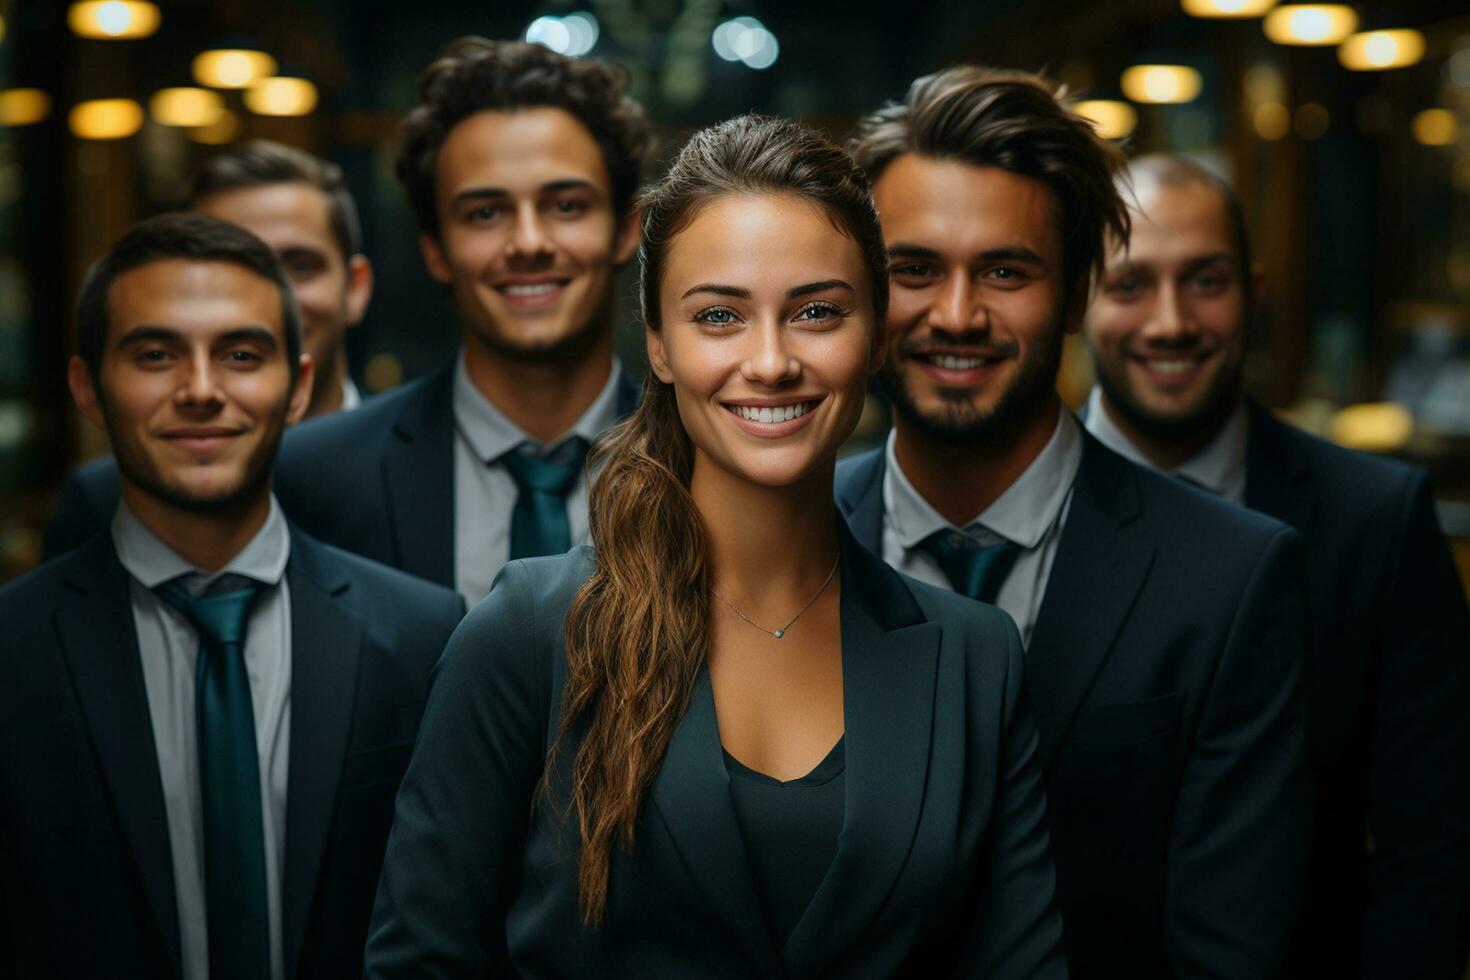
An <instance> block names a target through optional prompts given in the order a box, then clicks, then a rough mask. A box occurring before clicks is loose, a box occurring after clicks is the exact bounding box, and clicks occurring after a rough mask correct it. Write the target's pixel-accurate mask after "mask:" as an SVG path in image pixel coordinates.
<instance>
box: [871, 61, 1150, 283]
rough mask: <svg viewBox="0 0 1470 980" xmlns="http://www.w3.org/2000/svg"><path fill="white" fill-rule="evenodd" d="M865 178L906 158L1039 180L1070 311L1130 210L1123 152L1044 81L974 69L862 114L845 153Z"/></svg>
mask: <svg viewBox="0 0 1470 980" xmlns="http://www.w3.org/2000/svg"><path fill="white" fill-rule="evenodd" d="M848 148H849V150H851V152H852V154H853V155H854V156H855V157H856V158H857V161H858V164H859V165H860V166H861V167H862V168H863V169H864V170H865V171H867V174H868V178H869V179H870V180H872V181H873V182H874V183H877V181H878V178H879V177H880V176H881V175H882V173H883V170H884V168H886V167H887V166H888V165H889V164H890V163H892V162H893V161H894V160H895V159H896V158H897V157H899V156H902V155H903V154H905V153H916V154H919V155H921V156H927V157H933V158H935V159H939V160H958V161H960V162H962V163H968V164H972V165H974V166H977V167H999V168H1001V169H1002V170H1007V171H1010V172H1011V173H1014V174H1019V175H1020V176H1022V177H1029V178H1031V179H1033V180H1038V181H1040V182H1041V183H1043V184H1045V185H1046V186H1047V187H1048V188H1050V190H1051V192H1052V193H1053V194H1054V195H1056V199H1057V202H1058V204H1059V205H1060V214H1059V218H1060V222H1061V228H1060V231H1061V235H1062V255H1063V273H1064V276H1065V281H1066V283H1067V288H1068V290H1072V289H1073V288H1074V286H1075V285H1076V284H1078V283H1080V284H1081V294H1080V295H1070V296H1069V305H1071V304H1072V303H1081V302H1085V301H1086V296H1087V281H1086V278H1085V277H1087V275H1088V274H1089V273H1091V272H1096V273H1100V272H1101V271H1102V266H1103V261H1104V259H1105V257H1106V252H1105V248H1106V244H1105V240H1106V236H1107V234H1108V233H1109V232H1111V233H1112V234H1113V235H1115V236H1116V237H1117V238H1118V239H1119V240H1120V241H1122V242H1127V241H1128V230H1129V216H1128V208H1127V207H1126V206H1125V204H1124V202H1123V199H1122V197H1121V196H1120V195H1119V194H1118V191H1117V190H1116V188H1115V187H1114V185H1113V177H1114V175H1115V174H1117V173H1119V172H1120V171H1121V170H1122V168H1123V164H1124V160H1123V154H1122V153H1121V152H1119V150H1118V149H1117V148H1116V147H1114V146H1113V145H1112V144H1110V143H1108V142H1106V141H1105V140H1103V139H1101V138H1099V137H1098V136H1097V134H1096V133H1095V132H1094V130H1093V127H1092V124H1091V123H1090V122H1088V121H1087V120H1086V119H1084V118H1082V117H1081V116H1079V115H1077V114H1076V113H1074V112H1072V111H1071V110H1070V109H1069V108H1068V107H1067V106H1066V105H1065V104H1064V103H1063V101H1062V98H1061V93H1060V92H1059V90H1058V89H1057V87H1056V86H1054V85H1053V84H1052V83H1050V82H1048V81H1047V80H1046V79H1044V78H1043V77H1041V76H1040V75H1033V74H1030V73H1028V72H1014V71H998V70H995V69H990V68H981V67H977V66H973V65H962V66H959V67H956V68H949V69H946V70H945V71H941V72H936V73H935V74H933V75H926V76H924V77H923V78H919V79H916V80H915V81H914V83H913V84H912V85H910V86H909V90H908V94H907V95H906V96H904V99H903V101H902V102H898V103H894V104H892V105H889V106H886V107H884V108H882V109H879V110H878V111H877V112H874V113H872V114H871V115H869V116H867V117H865V118H864V119H863V120H862V121H861V122H860V123H859V124H858V129H857V133H856V135H854V136H853V138H852V140H851V141H850V143H849V146H848Z"/></svg>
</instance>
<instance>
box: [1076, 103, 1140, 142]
mask: <svg viewBox="0 0 1470 980" xmlns="http://www.w3.org/2000/svg"><path fill="white" fill-rule="evenodd" d="M1076 110H1077V115H1079V116H1081V117H1082V118H1083V119H1086V120H1087V121H1089V122H1091V123H1092V126H1093V128H1094V129H1095V130H1096V131H1097V135H1099V136H1101V137H1102V138H1103V139H1108V140H1117V139H1122V138H1123V137H1125V136H1127V135H1129V134H1130V133H1132V132H1133V130H1135V129H1137V128H1138V113H1137V112H1136V111H1134V109H1133V107H1132V106H1131V105H1129V104H1128V103H1126V102H1120V101H1118V100H1117V99H1088V100H1087V101H1085V102H1079V103H1077V105H1076Z"/></svg>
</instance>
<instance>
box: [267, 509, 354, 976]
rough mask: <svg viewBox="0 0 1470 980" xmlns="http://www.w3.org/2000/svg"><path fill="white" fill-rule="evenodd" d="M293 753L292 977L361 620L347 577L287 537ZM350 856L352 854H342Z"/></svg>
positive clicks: (286, 897)
mask: <svg viewBox="0 0 1470 980" xmlns="http://www.w3.org/2000/svg"><path fill="white" fill-rule="evenodd" d="M286 578H287V581H288V583H289V584H290V590H291V704H292V711H291V755H290V768H289V774H288V776H287V787H286V800H287V806H286V871H285V880H284V882H283V887H282V920H283V934H284V942H285V960H286V976H287V977H293V976H295V975H296V964H297V962H298V961H299V959H300V956H301V945H302V941H303V939H304V936H305V932H306V923H307V919H308V917H309V915H310V911H311V907H312V902H313V898H314V896H315V893H316V886H317V881H318V879H319V878H320V877H321V864H322V855H323V852H324V851H325V850H326V846H327V835H328V831H329V829H330V828H331V825H332V817H333V808H334V806H335V803H336V799H337V787H338V784H339V783H340V781H341V775H342V760H343V758H344V756H345V755H346V751H347V737H348V734H349V733H350V731H351V728H352V712H353V704H354V696H355V694H356V691H357V668H358V659H359V657H360V655H361V651H362V642H363V637H362V622H361V620H360V619H358V617H357V615H356V613H354V612H353V611H352V610H351V608H350V607H349V606H348V604H347V602H346V601H345V600H344V599H342V598H341V596H342V593H344V592H345V591H346V590H347V589H348V587H349V583H348V580H347V578H346V577H345V576H344V575H343V574H342V572H341V570H340V569H338V568H337V567H335V563H334V562H333V561H332V559H331V557H330V555H328V554H327V553H326V552H325V551H324V550H323V549H322V548H321V546H320V545H317V544H316V543H315V542H313V541H311V540H310V539H309V538H306V537H305V536H303V535H301V534H300V533H295V532H294V531H293V533H292V535H291V560H290V564H288V565H287V567H286ZM345 858H346V859H347V860H351V859H352V858H351V856H350V855H348V856H345Z"/></svg>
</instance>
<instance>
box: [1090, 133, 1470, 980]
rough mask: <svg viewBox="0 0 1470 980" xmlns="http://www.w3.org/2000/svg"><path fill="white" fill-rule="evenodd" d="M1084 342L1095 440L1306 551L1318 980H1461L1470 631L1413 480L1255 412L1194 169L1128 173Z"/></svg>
mask: <svg viewBox="0 0 1470 980" xmlns="http://www.w3.org/2000/svg"><path fill="white" fill-rule="evenodd" d="M1127 178H1128V181H1129V183H1131V190H1132V197H1131V201H1132V202H1133V204H1134V211H1133V234H1132V236H1131V238H1130V239H1129V240H1128V241H1124V240H1123V239H1121V238H1114V239H1113V240H1112V241H1110V242H1109V249H1108V252H1107V264H1106V268H1105V269H1104V271H1103V274H1102V276H1101V279H1100V281H1099V283H1098V285H1097V288H1096V289H1095V291H1094V296H1093V300H1092V304H1091V306H1090V308H1089V310H1088V313H1087V318H1086V321H1085V323H1084V335H1085V337H1086V339H1087V343H1088V346H1089V347H1090V348H1091V350H1092V353H1093V359H1094V362H1095V364H1096V367H1097V378H1098V386H1097V388H1095V389H1094V390H1093V392H1092V395H1091V397H1090V398H1089V400H1088V405H1087V414H1086V418H1087V428H1088V430H1089V431H1090V432H1091V433H1092V434H1093V435H1094V436H1096V437H1097V438H1098V439H1099V440H1100V441H1101V442H1102V443H1103V444H1105V445H1107V446H1109V447H1110V448H1112V449H1114V450H1115V451H1117V452H1118V453H1121V454H1122V455H1124V456H1126V457H1128V458H1129V459H1131V460H1133V461H1135V462H1137V463H1140V464H1142V465H1144V466H1150V467H1154V468H1157V469H1159V470H1163V471H1165V472H1168V473H1172V474H1174V475H1175V476H1177V477H1179V478H1180V479H1182V480H1186V481H1189V482H1191V483H1194V484H1196V485H1198V486H1201V487H1203V488H1204V489H1206V490H1208V491H1210V492H1211V493H1214V494H1217V495H1219V496H1220V497H1222V498H1224V499H1226V500H1229V501H1231V502H1233V503H1237V504H1242V505H1244V506H1246V507H1249V508H1251V509H1252V510H1255V511H1259V512H1261V513H1264V514H1269V515H1271V516H1272V517H1275V518H1277V519H1278V520H1281V521H1285V522H1286V523H1288V524H1290V525H1291V526H1292V527H1294V528H1296V529H1297V531H1299V532H1300V533H1301V535H1302V537H1303V539H1304V540H1305V542H1306V547H1307V572H1306V576H1307V577H1306V581H1307V587H1308V594H1309V604H1310V611H1311V620H1310V623H1311V635H1312V653H1311V656H1310V658H1309V660H1308V661H1307V665H1306V673H1305V683H1306V687H1307V693H1308V700H1309V703H1310V706H1311V711H1310V715H1309V719H1308V725H1307V736H1308V745H1309V748H1310V760H1311V769H1312V777H1313V784H1314V789H1315V791H1316V798H1317V800H1318V805H1317V807H1316V820H1315V835H1314V836H1315V849H1314V853H1313V863H1312V872H1311V879H1310V892H1309V899H1308V905H1307V908H1308V912H1307V919H1306V924H1305V930H1304V934H1303V935H1304V941H1303V943H1302V949H1303V962H1304V965H1305V966H1306V967H1308V968H1310V970H1311V972H1312V973H1313V974H1314V975H1320V976H1363V977H1383V978H1389V977H1393V978H1397V977H1409V976H1412V977H1438V978H1443V980H1459V978H1460V977H1461V975H1462V973H1463V972H1464V969H1465V960H1466V951H1467V947H1470V758H1467V755H1470V615H1467V612H1466V603H1465V596H1464V592H1463V591H1462V588H1461V585H1460V582H1459V580H1458V578H1457V576H1456V574H1455V569H1454V563H1453V560H1452V558H1451V556H1450V553H1449V549H1448V548H1447V547H1446V546H1445V540H1444V536H1443V534H1441V532H1440V529H1439V526H1438V523H1437V521H1436V518H1435V514H1434V509H1433V500H1432V496H1431V493H1430V487H1429V481H1428V480H1427V478H1426V477H1425V475H1424V473H1423V472H1421V471H1420V470H1418V469H1417V468H1414V467H1411V466H1408V465H1405V464H1403V463H1400V462H1397V461H1394V460H1390V459H1385V458H1381V457H1374V456H1369V455H1367V454H1364V453H1358V452H1353V451H1351V450H1347V449H1343V448H1341V447H1338V446H1334V445H1332V444H1330V443H1327V442H1324V441H1322V440H1320V439H1317V438H1314V437H1312V436H1310V435H1307V434H1306V433H1303V432H1301V431H1299V430H1297V429H1295V428H1293V427H1291V426H1290V425H1288V424H1286V423H1285V422H1282V421H1281V420H1279V419H1277V418H1276V417H1275V416H1273V415H1272V414H1271V413H1270V412H1269V411H1267V410H1266V409H1265V408H1264V407H1262V406H1261V405H1260V404H1259V403H1257V402H1256V401H1254V400H1253V399H1251V398H1249V397H1248V396H1246V395H1245V393H1244V360H1245V342H1246V333H1247V331H1248V329H1249V328H1250V323H1251V319H1252V316H1251V314H1252V310H1253V307H1254V305H1255V302H1256V298H1257V296H1258V295H1259V291H1260V288H1261V281H1262V276H1261V274H1260V272H1259V271H1258V270H1257V269H1256V268H1255V267H1254V266H1252V264H1251V257H1250V242H1249V239H1248V238H1247V235H1246V227H1245V219H1244V215H1243V213H1242V209H1241V206H1240V201H1239V200H1238V199H1237V197H1236V195H1235V192H1234V191H1233V190H1232V188H1231V187H1230V185H1229V184H1228V183H1226V182H1225V181H1224V180H1222V179H1221V178H1220V177H1219V176H1217V175H1216V174H1214V173H1212V172H1210V171H1208V170H1206V169H1204V168H1203V167H1201V166H1200V165H1198V164H1197V163H1194V162H1193V161H1190V160H1188V159H1185V158H1182V157H1175V156H1164V155H1151V156H1145V157H1141V158H1139V159H1137V160H1135V161H1133V163H1132V164H1131V165H1130V166H1129V168H1128V173H1127Z"/></svg>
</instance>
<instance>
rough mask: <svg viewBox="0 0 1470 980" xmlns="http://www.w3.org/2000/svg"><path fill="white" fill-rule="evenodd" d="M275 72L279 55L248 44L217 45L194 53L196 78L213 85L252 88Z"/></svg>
mask: <svg viewBox="0 0 1470 980" xmlns="http://www.w3.org/2000/svg"><path fill="white" fill-rule="evenodd" d="M275 73H276V59H274V58H272V57H271V56H270V55H268V54H266V53H265V52H264V51H252V50H251V49H249V48H217V49H215V50H213V51H201V52H200V53H199V54H197V55H196V56H195V57H194V80H195V81H197V82H198V83H199V84H200V85H208V86H209V87H210V88H249V87H250V86H251V85H253V84H255V83H256V82H257V81H259V80H260V79H262V78H268V77H269V76H271V75H274V74H275Z"/></svg>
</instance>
